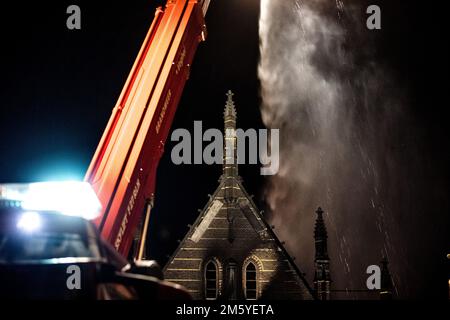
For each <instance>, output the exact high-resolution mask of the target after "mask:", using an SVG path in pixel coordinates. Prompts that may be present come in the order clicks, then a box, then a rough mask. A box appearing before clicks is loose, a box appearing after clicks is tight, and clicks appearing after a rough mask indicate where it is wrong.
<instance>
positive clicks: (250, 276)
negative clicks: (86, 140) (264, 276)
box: [245, 262, 258, 300]
mask: <svg viewBox="0 0 450 320" xmlns="http://www.w3.org/2000/svg"><path fill="white" fill-rule="evenodd" d="M256 276H257V275H256V266H255V264H254V263H253V262H249V263H248V264H247V266H246V267H245V298H246V299H247V300H256V299H257V297H258V293H257V284H258V283H257V278H256Z"/></svg>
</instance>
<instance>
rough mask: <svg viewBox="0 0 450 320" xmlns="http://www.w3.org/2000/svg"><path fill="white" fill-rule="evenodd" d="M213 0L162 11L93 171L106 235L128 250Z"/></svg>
mask: <svg viewBox="0 0 450 320" xmlns="http://www.w3.org/2000/svg"><path fill="white" fill-rule="evenodd" d="M209 2H210V1H209V0H203V1H196V0H168V1H167V4H166V7H165V9H162V8H158V9H157V10H156V13H155V18H154V20H153V23H152V25H151V27H150V30H149V31H148V33H147V36H146V38H145V41H144V43H143V45H142V47H141V49H140V51H139V54H138V57H137V59H136V61H135V63H134V65H133V68H132V70H131V72H130V75H129V76H128V79H127V81H126V83H125V86H124V88H123V90H122V93H121V95H120V97H119V100H118V102H117V104H116V106H115V107H114V109H113V112H112V115H111V117H110V119H109V122H108V124H107V127H106V129H105V131H104V133H103V136H102V138H101V141H100V143H99V145H98V148H97V150H96V152H95V155H94V157H93V159H92V161H91V164H90V166H89V169H88V171H87V173H86V176H85V180H86V181H88V182H90V183H91V185H92V187H93V188H94V190H95V192H96V193H97V196H98V197H99V199H100V202H101V204H102V206H103V209H102V210H103V211H102V214H101V216H100V217H99V218H98V219H97V220H96V224H97V225H98V227H99V228H100V231H101V233H102V235H103V237H104V238H105V239H106V240H108V241H109V242H111V243H112V245H113V246H114V247H115V248H116V250H118V251H119V252H120V253H122V254H123V255H125V256H126V255H127V254H128V251H129V250H130V246H131V244H132V241H133V236H134V232H135V230H136V227H137V225H138V224H139V221H140V219H141V216H142V214H143V212H144V208H145V206H146V203H149V202H150V203H151V202H152V199H153V194H154V190H155V179H156V169H157V166H158V163H159V160H160V158H161V155H162V153H163V150H164V143H165V141H166V139H167V135H168V133H169V130H170V128H171V125H172V121H173V117H174V114H175V111H176V109H177V106H178V103H179V100H180V97H181V94H182V91H183V88H184V85H185V83H186V80H187V78H188V76H189V70H190V66H191V63H192V60H193V58H194V54H195V52H196V49H197V46H198V44H199V42H201V41H204V40H205V39H206V26H205V23H204V17H205V15H206V11H207V10H208V6H209Z"/></svg>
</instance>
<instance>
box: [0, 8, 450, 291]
mask: <svg viewBox="0 0 450 320" xmlns="http://www.w3.org/2000/svg"><path fill="white" fill-rule="evenodd" d="M280 1H282V0H280ZM392 2H395V3H392ZM162 3H163V1H133V2H130V1H127V2H125V1H115V2H110V1H109V2H106V1H105V2H103V1H96V2H95V4H94V3H93V1H70V2H68V1H59V2H58V4H54V3H52V2H48V1H39V2H33V3H31V4H26V5H25V4H23V3H17V4H15V5H12V6H9V7H5V6H3V5H2V11H1V19H0V33H1V39H2V49H1V51H0V57H1V59H0V67H1V71H2V72H1V74H2V77H1V78H0V97H1V105H0V137H1V139H0V182H2V183H4V182H30V181H42V180H55V179H56V180H63V179H82V178H83V176H84V173H85V171H86V169H87V167H88V164H89V162H90V160H91V157H92V156H93V154H94V151H95V149H96V146H97V144H98V142H99V140H100V137H101V134H102V132H103V130H104V128H105V126H106V123H107V121H108V119H109V116H110V114H111V110H112V108H113V106H114V105H115V103H116V100H117V98H118V96H119V94H120V92H121V90H122V87H123V84H124V82H125V80H126V77H127V76H128V73H129V71H130V69H131V66H132V64H133V62H134V60H135V57H136V55H137V52H138V50H139V48H140V46H141V44H142V41H143V39H144V37H145V34H146V32H147V30H148V27H149V26H150V24H151V22H152V20H153V15H154V10H155V8H156V7H157V6H159V5H161V4H162ZM373 3H377V4H380V6H381V7H382V8H383V9H382V10H383V19H384V20H383V23H385V24H384V25H385V26H386V27H385V28H383V30H382V31H380V34H379V36H377V37H376V39H375V41H376V48H377V52H376V55H377V57H378V60H379V61H383V64H385V65H387V66H389V67H390V70H392V71H393V73H394V77H395V79H396V80H397V81H398V82H399V83H401V84H402V87H403V88H405V94H406V100H407V101H408V108H409V112H410V114H411V115H412V118H413V119H414V126H413V127H412V128H413V129H411V132H410V135H411V137H410V140H409V141H411V142H414V143H417V144H419V145H421V146H422V147H421V151H422V152H423V154H425V155H426V156H425V157H423V159H424V163H423V166H420V167H418V168H417V170H419V171H423V174H422V175H420V176H421V177H424V178H423V180H420V181H415V183H417V185H418V186H420V187H421V189H423V190H426V191H425V192H424V194H423V195H422V196H421V199H420V201H421V203H424V202H425V203H426V202H429V210H430V212H433V214H432V215H431V216H432V219H434V220H435V223H436V224H439V225H440V226H441V229H439V230H441V231H439V232H434V231H433V229H432V228H429V229H426V231H425V232H421V230H420V228H417V229H416V232H417V243H414V244H412V245H417V246H422V245H426V246H429V247H430V249H429V251H430V252H433V254H434V253H436V254H438V253H442V254H443V253H444V252H445V250H446V249H447V250H450V248H449V247H448V245H449V244H450V241H449V237H448V230H449V229H448V221H449V219H448V215H449V209H450V206H449V200H448V191H449V188H448V187H449V186H448V181H449V180H448V178H449V168H448V167H449V166H448V164H449V160H450V159H449V150H448V147H449V144H448V140H447V136H449V133H450V132H449V131H450V129H449V126H448V118H447V117H446V114H447V107H448V99H447V96H448V90H449V86H448V85H449V83H448V75H449V63H448V57H449V56H450V54H449V53H450V52H449V48H448V29H446V28H447V27H446V17H445V12H446V11H445V10H444V8H441V7H440V6H437V5H435V6H434V7H431V5H429V4H427V5H425V4H421V5H420V6H419V5H416V2H415V1H403V0H402V1H387V0H386V1H373ZM417 3H418V2H417ZM422 3H423V2H422ZM71 4H78V5H79V6H80V7H81V10H82V29H81V30H79V31H69V30H68V29H67V28H66V18H67V15H66V13H65V12H66V8H67V7H68V6H69V5H71ZM258 19H259V1H257V0H215V1H214V0H213V1H212V4H211V7H210V10H209V12H208V16H207V26H208V33H209V34H208V39H207V42H206V43H202V44H201V45H200V47H199V49H198V52H197V55H196V57H195V60H194V64H193V67H192V73H191V77H190V79H189V81H188V83H187V85H186V87H185V91H184V94H183V97H182V100H181V103H180V105H179V107H178V111H177V114H176V116H175V120H174V123H173V128H174V129H175V128H187V129H188V130H192V128H193V121H194V120H202V121H203V126H204V128H222V126H223V119H222V114H223V107H224V103H225V99H226V97H225V93H226V91H227V90H229V89H231V90H233V91H234V92H235V101H236V105H237V111H238V126H239V127H241V128H244V129H246V128H263V124H262V120H261V114H260V109H259V106H260V103H261V98H260V89H259V80H258V77H257V67H258V61H259V38H258ZM393 138H395V137H393ZM171 146H172V144H171V143H170V142H169V141H168V143H167V144H166V153H165V156H164V157H163V159H162V161H161V163H160V167H159V172H158V177H157V194H156V207H155V209H154V210H153V211H152V218H151V229H150V232H151V234H150V239H149V246H150V248H149V254H150V256H151V257H152V258H155V259H157V260H158V261H159V262H160V263H161V264H162V265H163V264H164V263H165V261H166V260H167V257H166V256H167V255H170V254H172V252H173V250H174V249H175V248H176V246H177V245H178V243H177V239H182V238H183V236H184V235H185V233H186V231H187V230H188V229H187V224H190V223H193V221H194V220H195V218H196V217H197V214H198V212H197V209H200V208H203V206H204V205H205V204H206V202H207V200H208V197H207V195H208V194H212V193H213V192H214V191H215V188H216V187H217V185H218V184H217V181H218V179H219V176H220V174H221V167H220V166H206V165H192V166H186V165H184V166H175V165H173V164H172V163H171V160H170V150H171ZM239 171H240V175H241V176H242V177H243V179H244V184H245V186H246V187H247V189H248V191H249V193H250V194H255V200H256V202H257V204H258V205H259V207H260V208H261V209H265V202H264V198H263V197H264V193H263V190H264V184H265V180H264V179H263V178H262V177H261V176H260V175H259V167H258V166H251V165H249V166H240V168H239ZM423 219H426V218H423ZM174 222H175V223H174ZM405 223H409V222H408V221H405ZM443 226H444V227H443ZM312 230H313V226H311V245H312V243H313V238H312ZM442 230H444V231H445V230H447V231H446V232H442ZM421 250H423V248H422V249H421ZM425 250H427V249H426V248H425ZM449 253H450V252H449ZM424 258H425V259H427V258H428V257H424ZM419 260H420V257H417V260H416V261H419ZM444 260H445V259H444ZM416 261H412V262H411V263H412V264H413V263H414V262H416ZM307 263H312V260H311V261H307ZM424 264H425V266H421V270H423V273H422V274H421V279H420V281H418V282H420V283H421V285H420V286H418V287H415V288H413V289H411V290H412V292H411V293H409V294H407V296H414V297H423V296H428V297H429V296H441V297H442V293H444V295H445V289H446V287H445V286H446V283H444V284H443V285H442V284H438V283H437V281H438V280H439V279H442V277H441V276H442V275H443V274H445V272H446V271H445V269H444V265H445V261H441V260H439V259H437V260H433V261H429V263H424ZM406 265H407V266H405V268H414V265H410V264H406ZM300 267H301V266H300ZM422 277H423V278H422ZM439 277H440V278H439ZM416 280H419V279H411V281H412V282H414V281H416ZM424 283H425V284H426V285H424ZM425 290H426V291H431V293H430V292H428V294H425V292H424V291H425ZM438 291H439V294H438Z"/></svg>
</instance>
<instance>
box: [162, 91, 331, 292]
mask: <svg viewBox="0 0 450 320" xmlns="http://www.w3.org/2000/svg"><path fill="white" fill-rule="evenodd" d="M227 96H228V99H227V102H226V106H225V113H224V120H225V130H226V129H232V130H231V131H230V130H228V132H235V129H236V108H235V105H234V101H233V94H232V93H231V92H230V91H229V92H228V94H227ZM226 131H227V130H226ZM225 139H231V140H232V143H228V144H227V143H224V146H225V147H224V149H225V150H224V157H225V159H224V160H230V159H226V157H227V155H233V161H224V164H223V174H222V176H221V177H220V180H219V186H218V187H217V189H216V191H215V192H214V194H213V195H212V196H210V199H209V201H208V203H207V204H206V205H205V207H204V209H203V210H202V211H201V213H200V215H199V216H198V218H197V220H196V221H195V223H194V224H193V225H192V227H191V229H190V231H189V232H188V233H187V235H186V236H185V238H184V239H183V240H182V241H181V242H180V245H179V247H178V248H177V249H176V251H175V253H174V254H173V255H172V257H171V258H170V259H169V261H168V263H167V265H166V266H165V267H164V270H163V272H164V277H165V279H166V280H168V281H171V282H175V283H178V284H181V285H183V286H184V287H186V288H187V289H188V290H189V292H190V293H191V295H192V297H193V298H194V299H196V300H202V299H206V300H216V299H223V300H236V299H247V300H257V299H270V300H276V299H296V300H310V299H314V298H315V297H316V295H315V293H314V290H313V289H312V288H311V287H310V285H309V284H308V282H307V281H306V279H305V278H304V276H303V273H302V272H301V271H300V270H299V268H298V267H297V265H296V263H294V261H293V259H292V258H291V257H290V256H289V254H288V253H287V252H286V250H285V248H284V246H283V244H282V243H281V242H280V241H279V239H278V238H277V236H276V235H275V233H274V232H273V230H272V228H271V227H270V226H269V225H268V223H267V222H266V221H265V219H264V217H263V215H262V214H261V212H260V211H259V210H258V209H257V207H256V205H255V203H254V202H253V200H252V198H251V197H250V196H249V195H248V193H247V191H246V190H245V188H244V186H243V181H242V179H241V177H240V176H239V175H238V165H237V161H236V160H237V155H236V153H237V152H236V139H237V138H236V134H235V133H234V135H228V136H226V138H225ZM230 147H231V148H234V152H230V151H231V150H227V148H230ZM319 233H320V232H319ZM325 260H327V257H325V256H321V257H320V261H318V263H319V264H320V265H321V267H324V268H326V269H327V267H328V265H327V263H324V262H325ZM322 270H323V269H322ZM323 272H324V273H323V274H324V275H325V270H323ZM315 280H316V281H315V285H316V286H319V287H320V289H321V290H320V291H322V292H323V291H325V292H323V295H324V297H323V298H326V296H327V293H328V294H329V292H328V291H329V286H328V284H329V282H328V280H329V275H328V274H326V276H324V277H321V275H316V279H315ZM323 281H325V282H323Z"/></svg>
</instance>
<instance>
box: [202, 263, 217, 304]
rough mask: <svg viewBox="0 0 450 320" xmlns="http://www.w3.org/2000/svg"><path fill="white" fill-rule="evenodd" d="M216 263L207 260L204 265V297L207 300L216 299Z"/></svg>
mask: <svg viewBox="0 0 450 320" xmlns="http://www.w3.org/2000/svg"><path fill="white" fill-rule="evenodd" d="M218 275H219V274H218V270H217V264H216V262H215V261H214V260H210V261H208V263H206V265H205V279H204V282H205V298H206V299H207V300H215V299H217V295H218V291H219V290H218V289H219V277H218Z"/></svg>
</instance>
